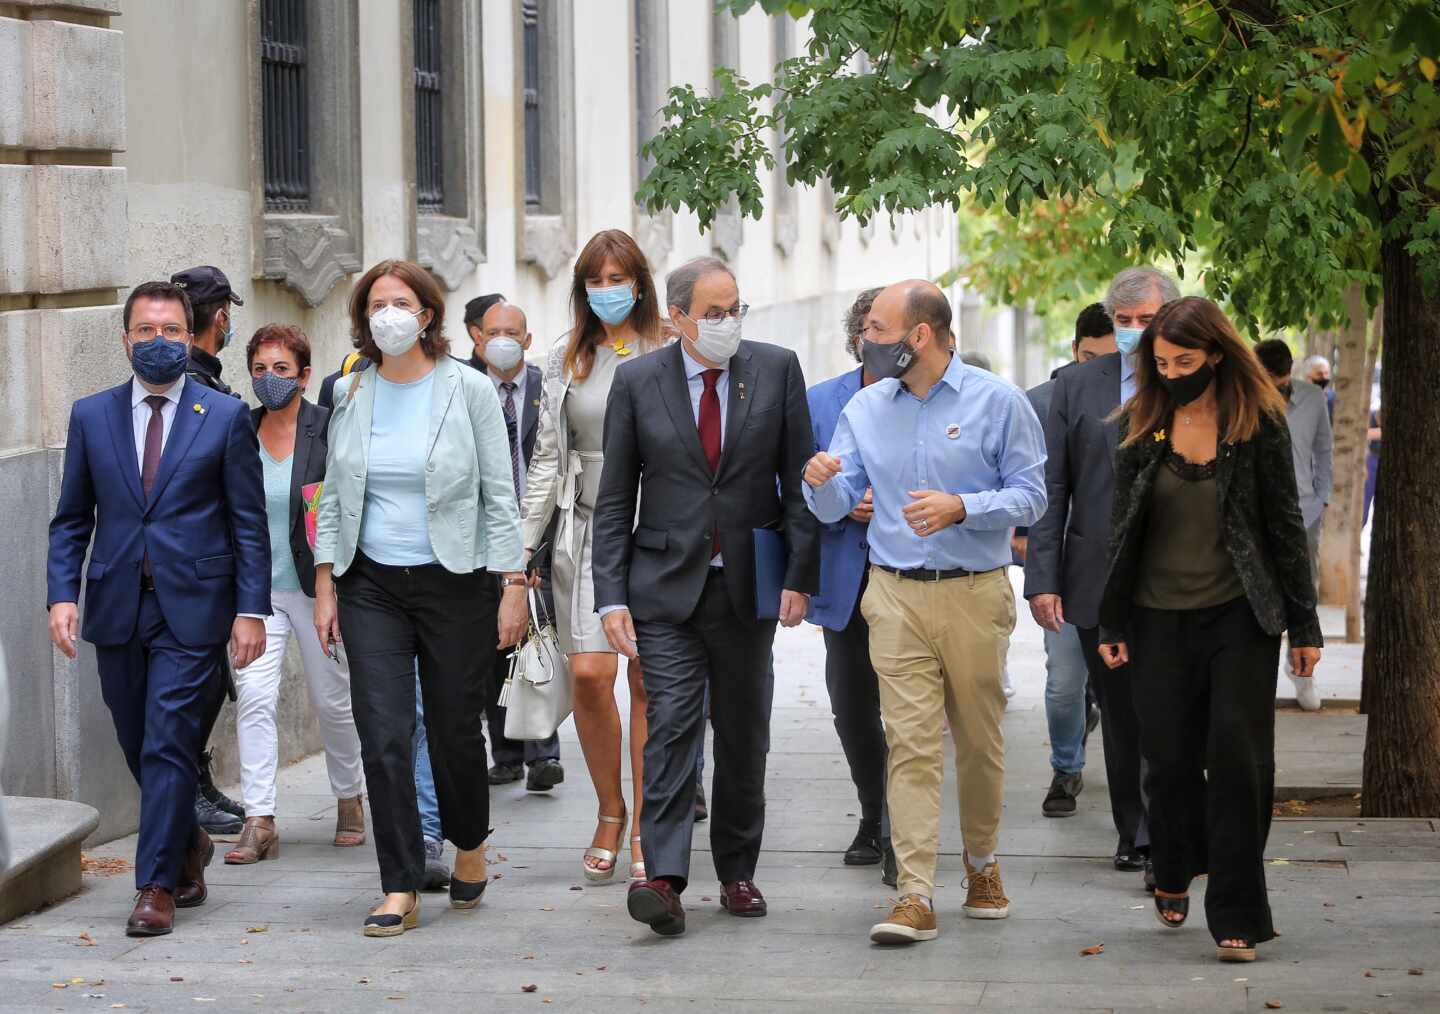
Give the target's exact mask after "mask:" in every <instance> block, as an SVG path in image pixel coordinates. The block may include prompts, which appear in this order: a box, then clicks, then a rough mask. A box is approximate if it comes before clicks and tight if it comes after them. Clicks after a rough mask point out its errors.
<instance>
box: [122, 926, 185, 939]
mask: <svg viewBox="0 0 1440 1014" xmlns="http://www.w3.org/2000/svg"><path fill="white" fill-rule="evenodd" d="M173 930H174V927H167V928H165V929H150V928H149V927H148V926H147V927H130V926H126V927H125V935H126V936H127V937H163V936H168V935H169V934H170V933H171V932H173Z"/></svg>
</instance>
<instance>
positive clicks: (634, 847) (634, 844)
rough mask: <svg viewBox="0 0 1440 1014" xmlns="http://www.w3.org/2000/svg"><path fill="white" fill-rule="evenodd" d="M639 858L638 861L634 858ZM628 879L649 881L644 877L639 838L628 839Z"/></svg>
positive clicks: (642, 855) (635, 836)
mask: <svg viewBox="0 0 1440 1014" xmlns="http://www.w3.org/2000/svg"><path fill="white" fill-rule="evenodd" d="M636 856H639V857H640V858H639V859H636V858H635V857H636ZM630 879H631V880H649V879H650V878H649V877H648V876H646V875H645V855H644V853H643V852H641V851H640V836H639V835H638V834H637V835H634V836H633V837H631V839H630Z"/></svg>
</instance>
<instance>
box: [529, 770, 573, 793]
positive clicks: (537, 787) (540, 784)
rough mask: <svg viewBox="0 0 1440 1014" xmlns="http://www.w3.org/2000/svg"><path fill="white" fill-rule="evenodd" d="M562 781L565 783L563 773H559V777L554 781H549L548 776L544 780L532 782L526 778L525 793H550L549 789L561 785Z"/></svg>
mask: <svg viewBox="0 0 1440 1014" xmlns="http://www.w3.org/2000/svg"><path fill="white" fill-rule="evenodd" d="M564 781H565V773H564V772H563V771H562V772H561V773H560V777H559V778H556V779H555V780H554V781H551V779H550V776H548V775H547V776H545V777H544V778H537V779H535V781H533V782H532V781H530V779H528V778H527V779H525V791H526V792H549V791H550V790H551V789H553V788H554V787H555V786H557V785H560V784H562V783H563V782H564Z"/></svg>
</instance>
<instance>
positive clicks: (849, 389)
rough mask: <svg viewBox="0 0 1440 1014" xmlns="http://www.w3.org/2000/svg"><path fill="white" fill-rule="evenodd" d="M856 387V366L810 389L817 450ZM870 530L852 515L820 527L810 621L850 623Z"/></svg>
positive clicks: (836, 626)
mask: <svg viewBox="0 0 1440 1014" xmlns="http://www.w3.org/2000/svg"><path fill="white" fill-rule="evenodd" d="M858 390H860V370H859V369H858V368H857V369H854V370H851V371H850V372H849V373H842V374H841V375H840V376H838V377H835V378H833V379H831V380H827V381H824V382H823V383H819V384H816V385H815V386H814V387H812V388H810V390H809V391H808V392H807V397H808V398H809V401H810V425H811V427H812V428H813V429H814V430H815V450H817V451H823V450H826V449H827V448H829V446H830V438H831V437H833V436H834V435H835V426H836V424H837V423H838V422H839V421H840V413H841V412H843V411H844V410H845V406H846V405H847V404H848V403H849V401H850V399H851V398H853V397H854V396H855V392H856V391H858ZM869 529H870V526H869V525H867V524H863V523H861V522H859V521H855V520H853V519H852V518H849V517H846V518H842V519H841V520H839V521H837V522H836V523H835V524H833V525H821V526H820V593H819V594H818V595H816V596H814V597H813V598H812V599H811V600H810V611H809V613H808V614H807V615H806V617H805V618H806V619H807V620H809V621H810V622H811V623H816V624H819V625H820V626H822V627H828V628H829V629H831V630H844V629H845V628H846V627H847V626H849V625H850V618H851V616H852V615H853V614H854V611H855V600H856V599H857V598H859V595H860V582H861V581H862V580H863V579H864V577H865V568H866V567H867V566H868V565H869V561H870V543H869V542H867V541H866V535H867V534H868V532H869Z"/></svg>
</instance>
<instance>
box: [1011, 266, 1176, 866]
mask: <svg viewBox="0 0 1440 1014" xmlns="http://www.w3.org/2000/svg"><path fill="white" fill-rule="evenodd" d="M1179 297H1180V290H1179V289H1178V288H1177V287H1176V285H1175V282H1174V281H1173V280H1171V279H1170V277H1169V276H1167V275H1165V274H1163V273H1161V272H1159V271H1156V270H1155V269H1154V268H1148V267H1147V268H1126V269H1125V270H1124V271H1122V272H1120V274H1118V275H1116V276H1115V280H1114V281H1112V282H1111V283H1110V289H1109V291H1108V292H1107V293H1106V295H1105V309H1106V310H1107V311H1108V312H1109V314H1110V317H1111V319H1112V320H1113V321H1114V324H1115V343H1116V345H1117V347H1118V348H1119V351H1118V352H1114V353H1111V354H1109V355H1104V356H1100V357H1098V358H1096V359H1094V360H1092V361H1091V362H1088V363H1081V364H1078V365H1076V366H1075V367H1073V368H1071V369H1066V370H1062V371H1060V373H1059V374H1057V375H1056V377H1055V387H1054V389H1053V390H1052V392H1051V399H1050V411H1049V413H1048V415H1047V417H1046V419H1045V445H1046V451H1047V454H1048V455H1049V457H1048V459H1047V461H1046V463H1045V484H1046V489H1047V493H1048V496H1049V506H1048V507H1047V508H1046V511H1045V514H1044V516H1043V517H1041V518H1040V520H1039V521H1038V522H1037V523H1036V524H1034V525H1032V526H1031V528H1030V536H1029V546H1028V552H1027V554H1026V562H1025V597H1026V598H1027V599H1029V600H1030V612H1031V614H1032V615H1033V616H1034V617H1035V622H1036V623H1038V624H1040V626H1042V627H1044V628H1045V629H1046V630H1048V631H1052V632H1054V633H1059V632H1060V631H1061V630H1062V629H1063V627H1064V625H1065V624H1066V623H1070V624H1073V625H1074V626H1075V627H1076V629H1077V632H1078V633H1079V635H1080V645H1081V648H1082V649H1083V650H1084V652H1085V664H1086V667H1087V668H1088V669H1089V673H1090V685H1091V686H1092V687H1093V688H1094V690H1095V695H1096V697H1097V698H1098V699H1099V701H1100V721H1101V735H1102V736H1103V737H1104V740H1105V774H1106V778H1107V780H1108V782H1109V788H1110V807H1111V810H1112V812H1113V816H1114V819H1115V830H1116V832H1117V833H1118V835H1119V841H1118V842H1117V844H1116V847H1115V859H1114V863H1115V868H1116V869H1117V870H1141V869H1145V868H1146V866H1147V864H1148V861H1149V860H1148V857H1149V851H1150V832H1149V828H1148V827H1147V825H1146V821H1145V800H1144V795H1143V793H1142V790H1141V765H1140V726H1139V721H1138V720H1137V719H1136V717H1135V707H1134V704H1133V703H1132V702H1131V697H1130V682H1129V681H1130V672H1129V669H1128V668H1127V667H1121V668H1119V669H1110V668H1107V667H1106V665H1105V664H1104V663H1103V662H1102V661H1101V660H1100V655H1099V650H1098V648H1099V625H1100V593H1101V591H1103V589H1104V587H1105V578H1106V575H1107V573H1108V568H1109V550H1110V507H1111V502H1112V500H1113V499H1114V495H1115V467H1114V458H1115V448H1116V446H1117V443H1118V438H1119V423H1118V422H1117V421H1116V420H1115V419H1113V418H1112V416H1113V415H1114V412H1115V410H1116V409H1117V408H1118V407H1119V406H1120V404H1121V403H1122V402H1123V401H1126V400H1128V399H1129V398H1130V397H1132V396H1133V395H1134V393H1135V364H1134V361H1133V359H1132V355H1133V353H1134V351H1135V347H1136V345H1137V344H1138V343H1139V341H1140V335H1141V333H1142V332H1143V331H1144V330H1145V328H1146V327H1148V326H1149V324H1150V321H1151V319H1153V318H1154V316H1155V313H1156V311H1158V310H1159V309H1160V307H1161V306H1163V305H1164V304H1165V303H1168V302H1170V301H1171V300H1173V299H1178V298H1179ZM1147 877H1148V873H1147Z"/></svg>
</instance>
